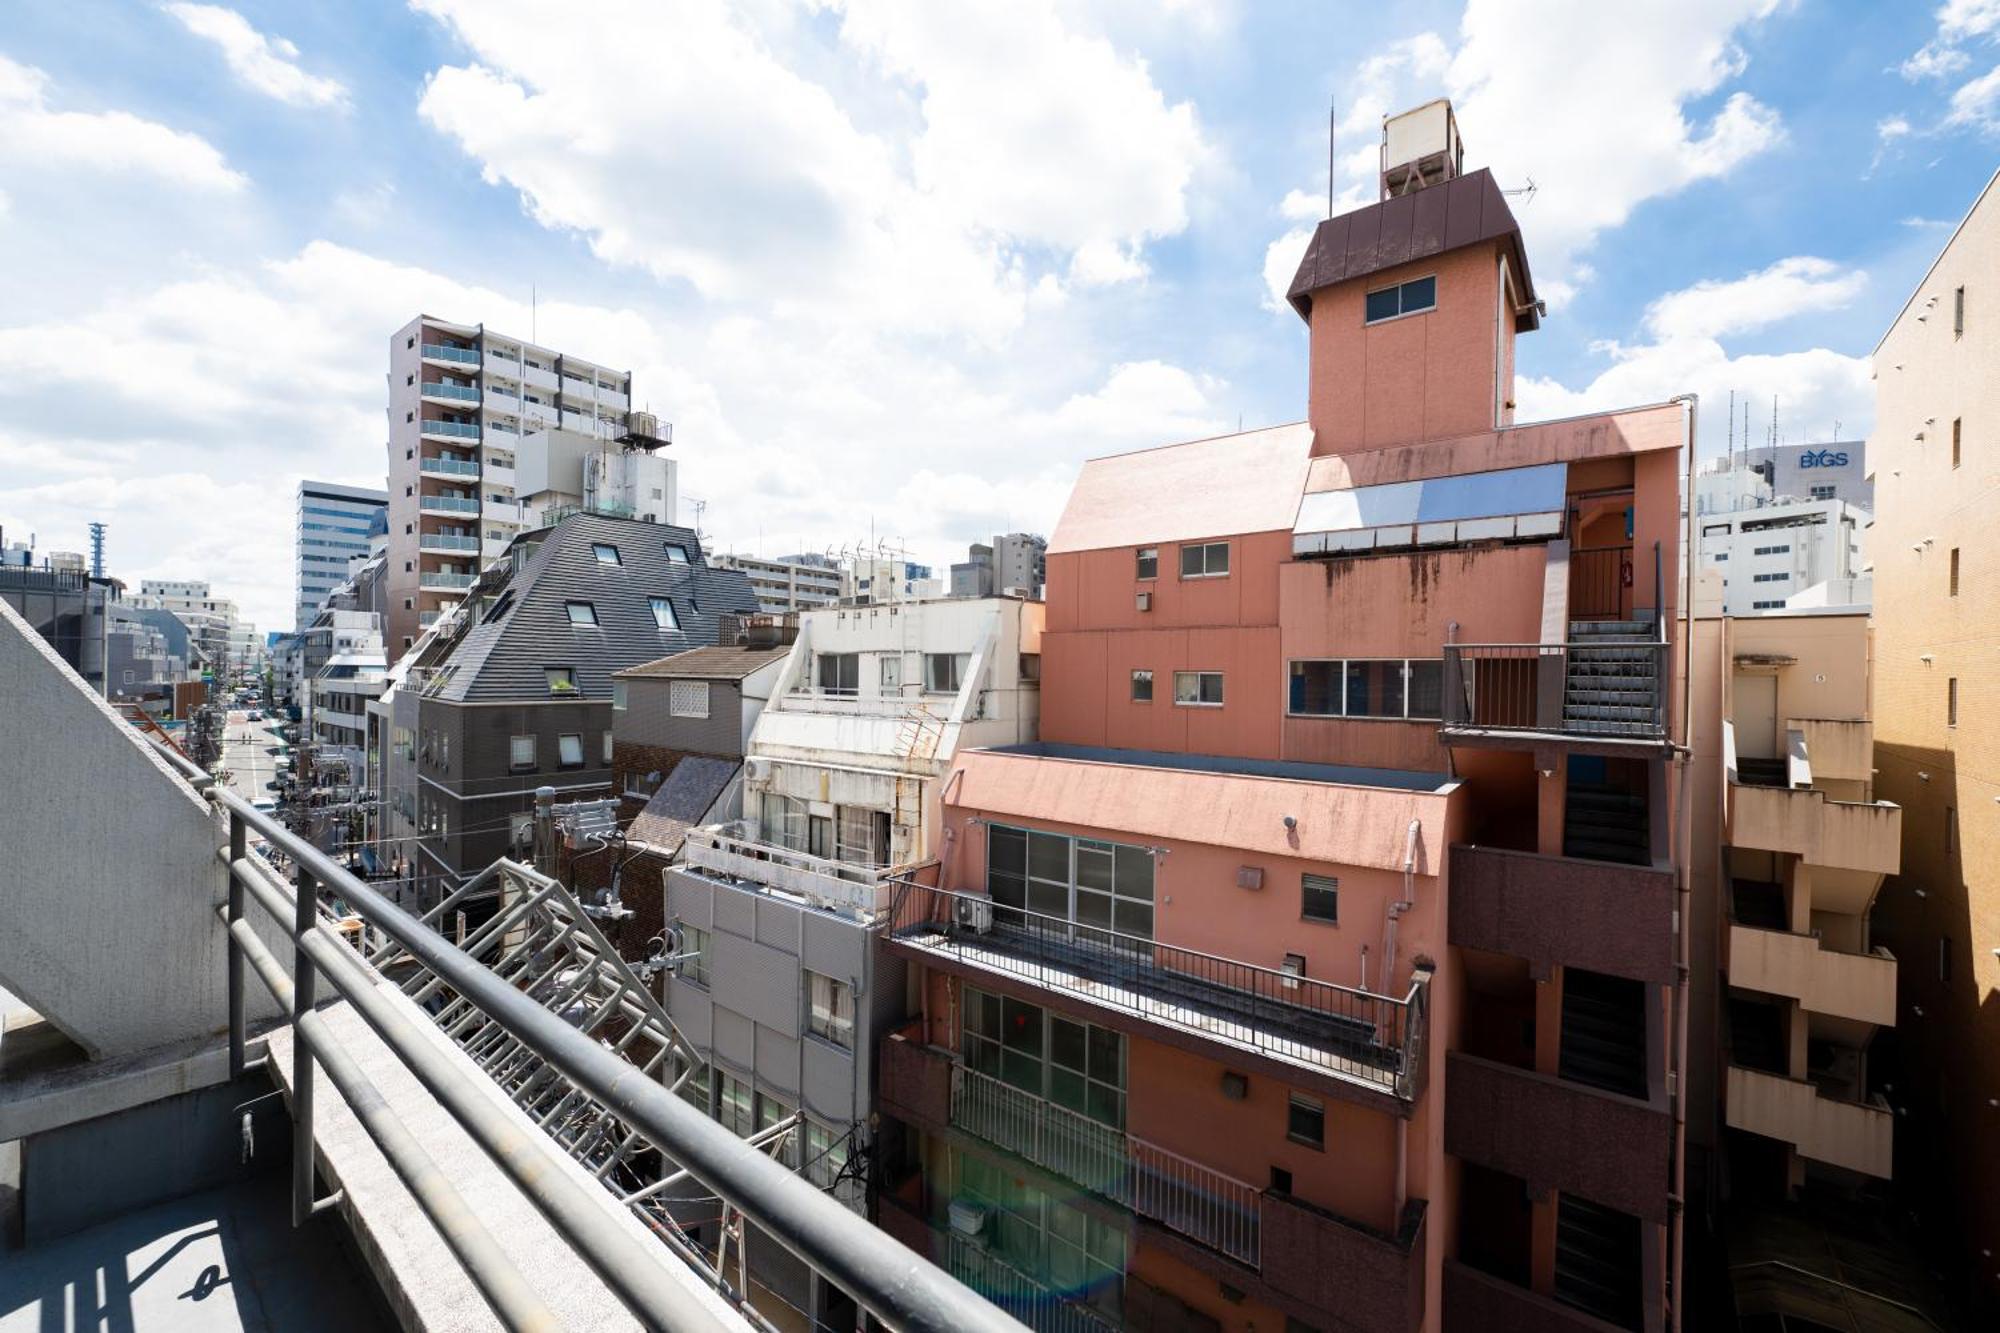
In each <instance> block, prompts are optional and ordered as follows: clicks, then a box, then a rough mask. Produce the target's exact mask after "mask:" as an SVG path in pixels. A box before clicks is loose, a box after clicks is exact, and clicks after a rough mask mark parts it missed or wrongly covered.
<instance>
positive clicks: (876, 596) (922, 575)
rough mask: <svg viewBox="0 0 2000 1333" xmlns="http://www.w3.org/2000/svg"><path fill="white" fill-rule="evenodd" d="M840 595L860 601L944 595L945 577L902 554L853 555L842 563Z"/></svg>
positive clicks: (883, 602)
mask: <svg viewBox="0 0 2000 1333" xmlns="http://www.w3.org/2000/svg"><path fill="white" fill-rule="evenodd" d="M841 573H842V576H843V577H842V584H841V590H840V599H841V600H842V601H844V602H854V603H859V604H861V605H864V606H865V605H869V604H871V603H872V604H875V605H886V604H888V603H890V602H920V601H925V600H927V599H930V598H934V597H943V596H945V595H946V594H947V593H948V592H949V591H950V589H949V588H948V587H947V586H946V581H945V580H944V579H941V578H937V577H935V576H933V574H932V572H931V567H930V566H929V565H921V564H918V563H917V562H916V561H914V560H908V559H905V558H903V557H901V556H889V555H854V556H849V557H847V558H846V559H845V560H844V561H843V562H842V564H841Z"/></svg>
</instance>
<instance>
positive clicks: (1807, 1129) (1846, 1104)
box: [1725, 1064, 1895, 1180]
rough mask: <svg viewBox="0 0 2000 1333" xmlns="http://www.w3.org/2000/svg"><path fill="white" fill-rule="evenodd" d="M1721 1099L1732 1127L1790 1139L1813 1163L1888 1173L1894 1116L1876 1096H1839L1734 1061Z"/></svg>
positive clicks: (1881, 1176)
mask: <svg viewBox="0 0 2000 1333" xmlns="http://www.w3.org/2000/svg"><path fill="white" fill-rule="evenodd" d="M1725 1100H1726V1104H1727V1107H1728V1117H1727V1119H1728V1124H1729V1127H1730V1128H1731V1129H1740V1130H1743V1131H1745V1132H1746V1133H1750V1134H1761V1135H1763V1136H1764V1137H1765V1138H1767V1139H1777V1140H1778V1141H1779V1142H1781V1143H1789V1144H1791V1145H1792V1146H1793V1147H1794V1148H1796V1149H1797V1150H1798V1152H1799V1154H1800V1156H1803V1157H1810V1158H1811V1159H1812V1160H1813V1161H1815V1162H1825V1163H1828V1164H1829V1165H1832V1166H1840V1167H1845V1168H1847V1169H1848V1170H1849V1171H1858V1172H1860V1173H1861V1174H1862V1175H1867V1176H1874V1177H1876V1178H1877V1179H1879V1180H1887V1179H1889V1178H1890V1167H1891V1164H1892V1163H1893V1161H1894V1156H1895V1118H1894V1116H1893V1115H1892V1114H1891V1113H1890V1111H1889V1107H1888V1105H1887V1104H1886V1103H1882V1102H1881V1101H1880V1100H1879V1099H1878V1100H1877V1102H1876V1103H1874V1104H1870V1103H1865V1102H1850V1101H1843V1100H1840V1099H1838V1098H1836V1097H1832V1096H1829V1095H1827V1094H1825V1093H1823V1092H1821V1091H1820V1089H1819V1088H1818V1087H1816V1086H1815V1085H1814V1084H1812V1083H1810V1082H1807V1081H1806V1080H1804V1079H1795V1078H1786V1077H1784V1076H1783V1075H1782V1074H1771V1073H1766V1072H1765V1071H1764V1070H1761V1069H1748V1068H1745V1067H1744V1066H1742V1065H1737V1064H1732V1065H1730V1066H1729V1074H1728V1083H1727V1087H1726V1092H1725Z"/></svg>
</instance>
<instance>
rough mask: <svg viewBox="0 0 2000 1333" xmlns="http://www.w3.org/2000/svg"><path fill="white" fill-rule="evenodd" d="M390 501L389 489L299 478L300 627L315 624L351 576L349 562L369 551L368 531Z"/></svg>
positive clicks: (297, 580)
mask: <svg viewBox="0 0 2000 1333" xmlns="http://www.w3.org/2000/svg"><path fill="white" fill-rule="evenodd" d="M388 507H389V493H388V492H387V491H373V490H369V489H367V488H365V487H361V486H339V485H336V484H334V483H333V482H330V481H302V482H300V483H299V498H298V533H297V558H296V560H295V561H294V565H295V569H296V575H295V578H294V582H295V584H296V586H297V588H298V610H297V617H296V618H295V619H294V620H293V622H292V628H293V629H295V630H300V629H304V628H305V627H306V626H308V625H310V624H312V622H313V616H315V615H316V614H318V612H319V609H320V607H322V606H324V605H325V604H326V598H327V594H328V593H330V592H332V591H333V590H334V589H335V588H338V587H339V586H340V585H341V584H342V583H344V582H346V580H347V567H348V562H349V561H351V560H352V559H353V558H354V557H355V556H357V555H367V554H368V536H369V533H370V531H371V530H372V529H373V527H374V526H375V524H376V523H377V521H378V518H380V519H381V521H384V522H386V518H381V516H382V515H383V514H384V511H386V510H387V509H388Z"/></svg>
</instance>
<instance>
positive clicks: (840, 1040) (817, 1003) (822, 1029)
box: [806, 971, 854, 1051]
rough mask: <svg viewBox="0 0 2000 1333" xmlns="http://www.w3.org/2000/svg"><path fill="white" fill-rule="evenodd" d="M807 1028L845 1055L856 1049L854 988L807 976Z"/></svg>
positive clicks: (820, 977)
mask: <svg viewBox="0 0 2000 1333" xmlns="http://www.w3.org/2000/svg"><path fill="white" fill-rule="evenodd" d="M806 1010H807V1012H806V1026H807V1028H808V1030H810V1031H811V1033H812V1034H813V1035H814V1036H815V1037H824V1038H825V1039H826V1040H828V1041H830V1042H832V1043H833V1044H834V1045H836V1046H838V1047H840V1048H841V1049H842V1050H844V1051H851V1050H853V1049H854V988H853V987H852V986H850V985H848V984H847V983H846V982H844V981H835V980H834V979H833V978H832V977H826V976H821V975H820V974H819V973H817V972H813V971H808V972H807V973H806Z"/></svg>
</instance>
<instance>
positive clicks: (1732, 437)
mask: <svg viewBox="0 0 2000 1333" xmlns="http://www.w3.org/2000/svg"><path fill="white" fill-rule="evenodd" d="M1735 468H1736V390H1734V389H1731V390H1730V391H1729V451H1728V452H1727V453H1726V454H1724V455H1723V460H1722V470H1723V471H1724V472H1731V471H1734V470H1735Z"/></svg>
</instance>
